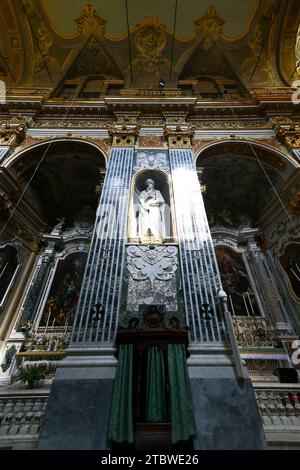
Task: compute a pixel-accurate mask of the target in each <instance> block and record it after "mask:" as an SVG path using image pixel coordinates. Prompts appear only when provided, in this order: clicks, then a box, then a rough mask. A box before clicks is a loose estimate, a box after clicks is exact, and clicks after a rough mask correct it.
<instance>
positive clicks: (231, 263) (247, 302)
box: [215, 246, 260, 316]
mask: <svg viewBox="0 0 300 470" xmlns="http://www.w3.org/2000/svg"><path fill="white" fill-rule="evenodd" d="M215 251H216V257H217V262H218V266H219V270H220V274H221V279H222V284H223V288H224V290H225V292H226V294H227V295H228V308H229V310H230V312H231V313H232V314H233V315H239V316H249V315H251V316H256V315H260V312H259V309H258V305H257V302H256V299H255V295H254V292H253V290H252V288H251V284H250V280H249V277H248V274H247V270H246V266H245V263H244V260H243V258H242V256H241V254H239V253H236V252H235V251H233V250H231V249H230V248H228V247H225V246H217V247H216V248H215Z"/></svg>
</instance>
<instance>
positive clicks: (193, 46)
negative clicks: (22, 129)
mask: <svg viewBox="0 0 300 470" xmlns="http://www.w3.org/2000/svg"><path fill="white" fill-rule="evenodd" d="M91 1H93V5H86V2H87V0H72V2H70V1H69V0H9V1H8V0H2V1H1V2H0V79H1V78H2V79H4V80H5V81H6V83H7V85H8V86H9V87H20V86H25V87H49V88H52V89H54V90H55V88H56V87H57V86H58V85H59V83H61V81H62V80H63V79H65V78H68V79H69V78H70V77H71V78H74V74H75V75H76V73H79V74H80V73H81V74H83V75H84V74H85V75H87V74H92V73H96V74H100V75H101V77H102V78H104V79H105V78H107V79H109V80H111V79H114V80H123V82H124V86H126V87H135V86H137V87H141V86H143V85H144V84H147V83H148V82H149V83H150V85H151V79H150V78H149V77H150V76H151V77H152V78H153V77H156V78H155V80H156V79H157V77H160V78H164V79H166V81H167V85H169V86H172V87H174V86H177V84H178V80H182V79H184V80H187V79H188V80H190V81H191V80H192V79H193V78H195V77H196V76H197V77H199V76H204V75H207V76H212V75H220V74H225V75H226V77H227V78H228V79H232V78H235V77H237V78H238V79H239V80H240V81H241V83H243V85H244V86H245V87H246V88H255V87H261V86H262V87H268V86H288V85H289V84H291V83H292V82H293V81H294V80H296V79H297V78H299V77H300V68H299V67H298V69H297V67H296V63H297V60H299V58H300V46H299V44H300V39H299V29H298V28H299V23H300V8H299V0H243V1H242V2H241V1H239V2H238V1H237V0H202V1H201V2H200V1H197V0H178V2H177V5H178V7H177V17H176V28H175V33H174V31H173V26H174V14H175V0H164V1H161V0H143V1H137V0H128V1H127V4H128V17H129V27H130V35H129V38H128V34H127V22H126V10H125V5H126V2H125V0H114V1H113V2H112V1H110V0H91ZM70 4H71V5H72V7H70ZM173 33H174V34H173ZM297 38H298V39H297ZM297 41H298V46H296V44H297ZM130 53H131V60H130ZM208 58H209V60H208ZM220 64H221V65H222V67H220ZM141 72H142V73H143V76H142V77H141ZM147 81H148V82H147ZM155 83H157V81H156V82H155Z"/></svg>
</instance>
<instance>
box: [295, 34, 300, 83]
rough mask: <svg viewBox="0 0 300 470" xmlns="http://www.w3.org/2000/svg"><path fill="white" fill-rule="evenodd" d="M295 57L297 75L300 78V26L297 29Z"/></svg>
mask: <svg viewBox="0 0 300 470" xmlns="http://www.w3.org/2000/svg"><path fill="white" fill-rule="evenodd" d="M295 55H296V67H297V74H298V76H299V77H300V25H299V29H298V33H297V39H296V47H295Z"/></svg>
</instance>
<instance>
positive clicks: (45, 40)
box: [33, 23, 60, 74]
mask: <svg viewBox="0 0 300 470" xmlns="http://www.w3.org/2000/svg"><path fill="white" fill-rule="evenodd" d="M37 32H38V42H39V50H38V51H37V52H36V53H35V55H34V59H33V60H34V72H35V73H38V72H41V71H42V70H44V68H45V63H46V64H47V68H48V69H49V70H50V72H51V73H53V74H59V73H60V65H59V63H58V61H57V59H55V57H53V56H52V55H51V53H50V50H51V48H52V46H53V43H54V40H53V36H52V34H51V33H50V31H49V30H48V29H47V28H46V26H45V25H44V24H42V23H41V24H40V26H39V27H38V30H37Z"/></svg>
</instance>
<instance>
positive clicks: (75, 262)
mask: <svg viewBox="0 0 300 470" xmlns="http://www.w3.org/2000/svg"><path fill="white" fill-rule="evenodd" d="M86 260H87V253H84V252H76V253H72V254H70V255H68V256H67V257H66V258H65V259H63V260H60V261H59V262H58V264H57V268H56V271H55V275H54V278H53V281H52V285H51V288H50V292H49V294H48V298H47V302H46V305H45V308H44V311H43V314H42V317H41V321H40V324H39V326H40V327H43V326H47V327H48V326H60V327H63V326H65V325H68V326H70V325H72V324H73V321H74V316H75V311H76V307H77V303H78V299H79V294H80V288H81V283H82V278H83V274H84V268H85V265H86Z"/></svg>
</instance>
